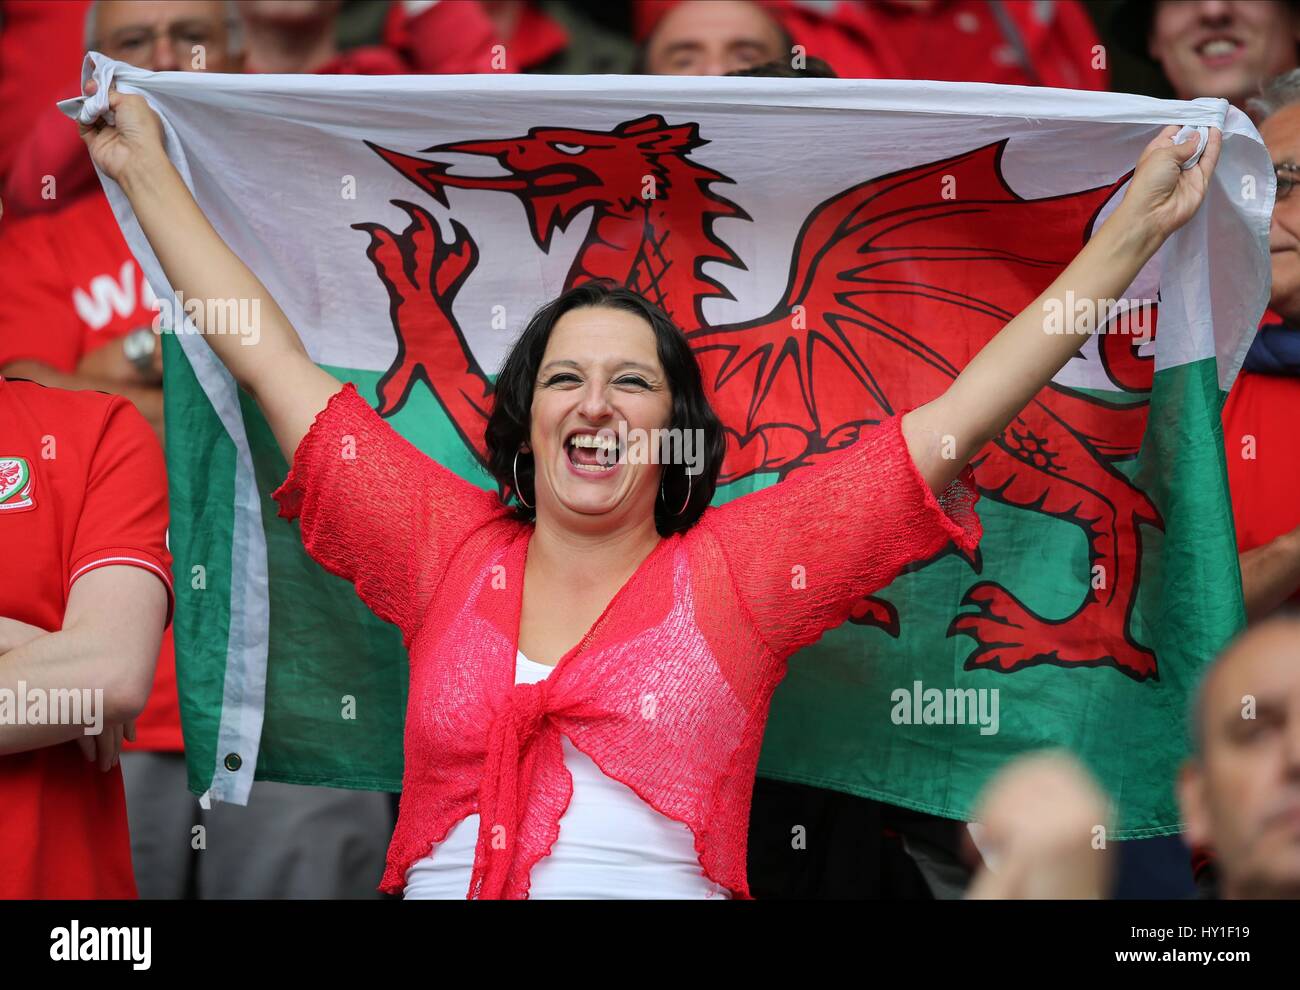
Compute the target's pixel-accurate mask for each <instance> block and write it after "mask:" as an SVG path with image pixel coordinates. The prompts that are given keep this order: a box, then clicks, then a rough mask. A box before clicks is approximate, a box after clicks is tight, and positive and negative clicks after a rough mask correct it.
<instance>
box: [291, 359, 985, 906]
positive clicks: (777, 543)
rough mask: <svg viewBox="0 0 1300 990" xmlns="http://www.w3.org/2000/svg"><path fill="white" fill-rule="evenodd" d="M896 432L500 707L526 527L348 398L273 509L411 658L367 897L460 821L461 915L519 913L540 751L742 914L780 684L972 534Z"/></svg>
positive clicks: (608, 617)
mask: <svg viewBox="0 0 1300 990" xmlns="http://www.w3.org/2000/svg"><path fill="white" fill-rule="evenodd" d="M901 417H902V414H901V413H899V414H897V415H895V416H893V417H891V418H890V419H887V420H885V421H884V422H882V423H881V424H880V425H878V426H876V427H875V428H873V429H871V430H869V431H867V432H866V433H865V434H864V435H863V436H861V437H860V438H859V439H858V440H857V442H855V443H854V444H853V445H852V446H850V447H848V448H847V449H846V450H844V451H843V452H841V453H838V454H836V455H833V456H831V457H828V458H826V459H825V460H824V461H823V462H822V463H821V464H819V465H817V466H815V467H812V468H809V469H807V470H804V471H801V472H799V473H798V474H795V475H794V476H792V477H791V478H789V479H788V480H786V481H783V482H781V483H780V484H777V485H773V486H770V487H768V488H766V489H763V490H762V491H759V492H755V493H753V494H750V495H745V496H743V497H741V498H738V499H735V500H734V501H732V502H729V503H727V504H726V505H723V506H720V507H715V508H710V509H708V510H706V511H705V513H704V514H703V516H702V517H701V518H700V520H699V522H697V523H696V524H695V525H694V526H693V527H692V528H691V529H690V530H689V531H688V532H686V533H685V534H679V535H675V536H673V537H671V538H668V539H664V540H662V541H660V543H659V544H658V545H657V546H656V547H655V549H654V550H653V551H651V553H650V555H649V556H648V557H647V558H646V559H645V561H644V562H643V563H642V564H641V566H640V567H639V568H638V569H637V571H636V573H635V574H634V575H633V576H632V577H631V578H630V579H629V580H628V582H627V583H626V584H625V585H624V586H623V588H622V589H621V590H620V591H619V592H618V593H617V594H616V595H615V596H614V598H613V600H612V601H611V602H610V603H609V605H608V607H607V608H606V609H605V611H604V613H603V614H602V615H601V617H600V618H599V619H597V620H596V623H595V625H593V626H592V627H591V629H590V630H589V631H588V632H587V634H586V635H585V636H583V638H582V640H581V641H580V642H579V643H578V644H577V645H576V646H574V647H573V649H571V650H570V651H569V652H568V653H567V654H565V655H564V657H563V658H562V659H561V660H560V662H559V663H558V664H557V665H556V667H555V670H554V671H553V672H552V673H551V675H550V676H549V677H548V678H547V679H546V680H544V681H539V682H538V683H536V684H515V683H514V672H515V655H516V650H517V647H518V636H519V615H520V607H521V601H522V593H523V586H524V562H525V560H526V558H527V554H528V544H529V537H530V535H531V534H532V531H533V527H532V526H531V525H530V524H527V523H522V522H519V521H518V520H515V519H512V518H511V516H510V511H509V509H507V508H506V507H505V506H503V505H502V504H501V502H500V501H499V499H498V498H497V497H496V495H494V494H492V493H489V492H486V491H483V490H482V489H480V488H477V487H475V486H474V485H472V484H471V483H470V482H468V481H465V480H464V479H462V478H460V477H458V476H457V475H455V474H453V473H452V472H451V471H449V470H447V469H446V468H444V467H442V466H441V465H439V464H437V463H436V462H435V461H433V460H431V459H430V458H429V457H427V456H426V455H424V454H422V453H421V452H420V451H419V450H417V449H416V448H415V447H414V446H412V445H411V444H410V443H409V442H408V441H406V440H405V439H404V438H402V437H401V436H400V435H399V434H398V433H397V432H396V431H394V430H393V429H392V427H390V426H389V425H388V424H387V423H386V422H385V421H384V420H383V419H381V418H380V417H379V416H378V415H377V414H376V413H375V412H374V410H372V409H371V408H370V407H369V406H368V405H367V404H366V403H365V401H364V400H363V399H362V398H361V397H360V396H359V395H358V394H357V391H356V389H355V388H354V387H353V386H352V385H347V386H345V387H344V388H343V389H342V390H341V391H340V392H338V393H337V394H336V395H335V396H333V397H332V398H331V399H330V401H329V403H328V404H327V406H326V408H325V409H324V410H322V411H321V413H320V415H318V416H317V417H316V422H315V423H314V424H313V426H312V428H311V430H310V431H309V432H308V434H307V436H306V437H304V439H303V441H302V443H301V444H300V445H299V447H298V450H297V452H296V454H295V456H294V460H293V466H292V470H291V471H290V472H289V476H288V478H287V479H286V480H285V482H284V484H283V485H282V486H281V487H280V488H279V489H278V490H277V491H276V492H275V494H274V497H275V498H276V499H277V500H278V502H279V503H280V514H281V515H283V516H284V517H286V518H289V519H292V518H295V517H297V518H300V519H301V524H302V539H303V543H304V544H305V546H306V548H307V551H308V553H310V554H311V556H312V557H313V558H315V559H316V560H317V561H318V562H320V564H321V565H322V566H323V567H325V569H326V570H328V571H330V572H331V573H333V574H337V575H340V576H341V577H344V578H346V579H347V580H349V581H351V582H353V583H354V584H355V586H356V589H357V593H358V594H359V595H360V596H361V598H362V600H363V601H364V602H365V603H366V604H367V605H368V606H369V607H370V608H371V610H372V611H373V612H374V613H375V614H376V615H377V616H379V617H380V618H381V619H384V620H385V621H388V622H392V623H394V624H396V625H397V626H398V627H399V628H400V629H401V631H402V635H403V639H404V642H405V644H406V648H407V650H408V651H409V654H410V693H409V702H408V706H407V713H406V734H405V757H406V767H405V772H404V776H403V790H402V801H401V811H400V814H399V816H398V821H397V828H396V830H395V832H394V833H393V839H392V844H391V845H390V847H389V850H388V862H387V869H386V870H385V871H384V876H383V881H382V883H381V884H380V889H382V890H385V891H388V892H390V893H399V892H400V891H401V890H402V888H403V887H404V885H405V875H406V871H407V870H408V869H409V868H410V866H411V865H412V864H413V863H415V862H416V861H417V860H419V859H420V858H422V857H424V856H427V855H429V853H430V851H431V848H432V846H433V844H434V843H437V842H441V841H442V840H443V839H444V838H446V836H447V833H448V831H449V830H450V829H451V827H452V826H453V825H455V824H456V823H457V822H459V821H461V820H462V819H464V818H465V817H467V816H468V815H470V814H473V813H474V812H477V813H478V814H479V816H480V828H479V836H478V846H477V849H476V852H475V856H474V868H473V873H472V876H471V880H470V886H469V890H468V896H469V897H470V898H524V897H527V896H528V884H529V875H530V872H531V870H532V867H533V865H534V864H535V863H536V862H537V861H538V860H539V859H541V857H543V856H546V855H547V854H548V853H549V852H550V850H551V846H552V844H553V843H554V842H555V840H556V838H557V837H558V835H559V830H560V818H561V816H562V815H563V814H564V811H565V809H566V808H567V807H568V803H569V798H570V796H571V795H572V792H573V784H572V778H571V777H570V775H569V771H568V770H567V769H566V768H565V765H564V760H563V755H562V753H563V751H562V748H561V735H563V736H567V737H568V738H569V740H570V741H571V742H572V743H573V745H574V746H576V747H577V748H578V749H580V750H582V752H584V753H586V754H587V755H588V756H590V757H591V759H592V760H593V761H594V762H595V763H596V765H597V766H599V767H600V769H601V770H602V771H603V772H604V773H605V774H606V775H607V776H609V777H612V778H614V779H615V780H619V781H621V782H623V783H624V784H626V785H627V786H628V787H630V788H631V789H632V790H633V791H635V792H636V793H637V794H638V795H639V796H640V797H641V798H642V799H643V800H644V801H645V802H646V803H648V804H649V805H650V806H651V807H653V808H655V809H656V810H657V811H659V812H660V813H662V814H664V815H666V816H667V817H669V818H671V819H674V820H676V821H680V822H684V823H685V824H686V825H687V826H689V827H690V829H691V831H692V832H693V834H694V836H695V848H696V851H697V853H698V854H699V859H700V866H701V868H702V870H703V872H704V873H705V875H707V876H708V877H709V878H710V879H711V880H713V881H714V882H716V883H718V884H721V885H722V886H724V887H726V888H728V889H729V890H730V891H731V893H732V895H733V896H734V897H737V898H748V897H749V896H750V893H749V885H748V882H747V880H746V845H747V839H748V822H749V806H750V798H751V796H752V792H753V786H754V772H755V768H756V766H757V763H758V755H759V747H760V744H761V742H762V738H763V726H764V724H765V722H766V720H767V713H768V705H769V702H770V700H771V697H772V691H773V689H775V687H776V685H777V683H778V682H779V681H780V680H781V678H782V676H783V675H784V673H785V670H786V660H787V658H788V657H789V656H790V655H791V654H792V653H794V652H795V651H796V650H798V649H800V648H801V647H804V646H807V645H808V644H810V643H813V642H815V641H816V640H817V639H818V638H820V637H821V635H822V634H823V633H824V632H825V631H826V630H827V629H830V628H832V627H834V626H836V625H838V624H839V623H841V622H843V621H844V620H845V618H846V617H847V616H848V614H849V611H850V608H851V607H852V605H853V603H854V602H855V601H856V600H857V599H859V598H860V597H861V596H863V595H866V594H868V593H870V592H872V591H875V590H876V589H878V588H881V587H882V586H884V585H886V584H888V583H889V582H890V581H891V580H893V579H894V577H895V576H896V575H897V574H898V573H899V571H900V570H901V569H902V568H903V567H904V566H905V565H907V564H909V563H911V562H913V561H918V560H924V559H925V558H928V557H930V556H932V555H933V554H935V553H936V552H937V551H939V550H940V549H941V548H942V547H943V546H944V545H945V544H946V543H947V542H948V541H949V540H952V541H954V542H955V543H957V544H958V545H959V546H961V547H962V548H963V549H965V550H968V551H969V550H971V549H973V548H974V547H975V545H976V544H977V543H978V541H979V538H980V534H981V528H980V522H979V518H978V516H977V515H976V514H975V511H974V504H975V501H976V499H977V498H978V495H977V494H976V492H975V487H974V478H973V476H972V475H971V474H970V470H969V468H967V469H966V470H965V471H964V472H963V473H962V475H961V477H960V478H958V480H957V481H955V482H953V484H952V486H951V487H950V488H949V489H948V490H947V491H946V492H945V493H944V495H943V496H942V497H941V498H937V499H936V498H935V496H934V494H933V493H932V492H931V491H930V488H929V486H928V485H927V484H926V483H925V481H924V479H923V478H922V477H921V474H920V472H919V471H918V470H917V469H916V467H915V465H914V464H913V462H912V459H911V457H910V455H909V453H908V450H907V445H906V443H905V441H904V439H903V436H902V432H901V430H900V425H899V423H900V420H901Z"/></svg>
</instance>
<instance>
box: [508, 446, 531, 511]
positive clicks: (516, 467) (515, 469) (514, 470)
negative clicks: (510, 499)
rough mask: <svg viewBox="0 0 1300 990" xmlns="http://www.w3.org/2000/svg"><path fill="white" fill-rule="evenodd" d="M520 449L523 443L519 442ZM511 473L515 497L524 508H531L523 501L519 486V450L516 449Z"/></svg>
mask: <svg viewBox="0 0 1300 990" xmlns="http://www.w3.org/2000/svg"><path fill="white" fill-rule="evenodd" d="M522 449H523V445H522V444H521V445H520V450H522ZM511 473H512V474H513V475H514V476H515V498H517V499H518V500H519V504H520V505H522V506H523V507H524V508H525V509H531V508H532V506H531V505H529V504H528V503H527V502H525V501H524V493H523V489H521V488H520V487H519V451H518V450H516V451H515V463H514V467H513V468H512V469H511Z"/></svg>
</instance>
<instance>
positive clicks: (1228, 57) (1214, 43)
mask: <svg viewBox="0 0 1300 990" xmlns="http://www.w3.org/2000/svg"><path fill="white" fill-rule="evenodd" d="M1244 48H1245V46H1244V45H1243V44H1242V43H1241V42H1240V41H1238V40H1237V39H1236V38H1231V37H1228V36H1226V35H1222V36H1218V37H1214V38H1206V39H1205V40H1204V41H1202V42H1201V43H1200V44H1199V45H1197V46H1196V48H1195V51H1196V54H1197V55H1199V56H1200V58H1201V61H1202V62H1205V63H1207V64H1208V65H1211V66H1218V65H1227V64H1228V63H1230V62H1234V61H1236V59H1237V56H1238V55H1240V54H1241V52H1242V50H1243V49H1244Z"/></svg>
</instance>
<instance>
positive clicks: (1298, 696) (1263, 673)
mask: <svg viewBox="0 0 1300 990" xmlns="http://www.w3.org/2000/svg"><path fill="white" fill-rule="evenodd" d="M1194 719H1195V725H1194V732H1193V735H1194V737H1195V740H1196V754H1195V757H1194V758H1193V759H1192V760H1191V761H1190V762H1189V763H1188V764H1187V766H1186V767H1184V769H1183V772H1182V775H1181V777H1180V778H1179V785H1178V791H1179V794H1178V796H1179V802H1180V804H1181V806H1182V811H1183V819H1184V822H1185V823H1186V825H1187V836H1188V839H1189V840H1190V841H1191V842H1192V843H1193V844H1195V845H1201V846H1206V847H1208V848H1210V849H1212V850H1214V852H1215V854H1216V856H1217V859H1218V863H1219V868H1220V872H1221V874H1222V877H1223V889H1224V893H1225V894H1226V895H1228V896H1231V897H1279V896H1283V897H1300V612H1296V611H1294V610H1288V611H1282V612H1279V613H1276V614H1274V615H1273V616H1270V617H1269V618H1267V619H1265V620H1263V621H1262V622H1259V623H1258V624H1256V625H1253V626H1251V627H1250V628H1249V629H1248V630H1247V631H1246V632H1245V633H1244V634H1242V635H1241V636H1240V637H1239V638H1238V639H1237V640H1235V641H1234V642H1233V643H1232V645H1231V646H1229V647H1228V649H1227V650H1225V651H1224V652H1223V654H1222V655H1221V656H1220V657H1219V659H1218V660H1216V661H1215V662H1214V664H1213V665H1212V666H1211V667H1210V669H1209V671H1208V672H1207V674H1206V676H1205V679H1204V681H1203V682H1202V685H1201V689H1200V693H1199V695H1198V698H1197V703H1196V705H1195V708H1194Z"/></svg>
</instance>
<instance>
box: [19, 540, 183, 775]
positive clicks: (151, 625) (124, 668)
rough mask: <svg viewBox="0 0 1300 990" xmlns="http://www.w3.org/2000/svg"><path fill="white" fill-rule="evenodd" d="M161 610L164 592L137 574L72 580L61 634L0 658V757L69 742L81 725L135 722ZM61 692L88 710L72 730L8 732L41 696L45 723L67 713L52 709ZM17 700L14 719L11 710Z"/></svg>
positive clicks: (105, 571) (123, 570) (100, 571)
mask: <svg viewBox="0 0 1300 990" xmlns="http://www.w3.org/2000/svg"><path fill="white" fill-rule="evenodd" d="M167 604H168V592H167V587H166V585H165V584H164V583H163V582H162V580H161V579H160V578H159V577H158V576H157V575H155V574H153V573H152V572H151V571H149V570H146V569H145V568H142V567H135V566H131V565H117V564H115V565H108V566H104V567H97V568H95V569H93V570H90V571H87V572H86V573H85V574H83V575H82V576H81V577H80V578H78V579H77V580H76V581H75V582H74V583H73V585H72V589H71V591H70V592H69V594H68V607H67V610H66V612H65V614H64V621H63V628H62V629H60V630H58V631H56V632H51V633H46V634H45V635H42V636H37V637H36V638H34V639H32V640H30V641H29V642H27V643H26V644H24V645H22V646H19V647H17V648H16V649H13V650H10V651H9V652H7V653H4V654H2V655H0V712H3V713H6V714H7V715H11V716H12V717H6V718H3V719H0V755H7V754H10V753H21V752H25V751H27V750H32V749H40V748H42V747H44V746H55V745H58V744H60V743H64V742H69V741H73V740H75V739H78V738H79V737H83V736H84V735H85V734H86V732H85V729H86V728H87V724H96V723H97V724H98V727H99V729H100V730H101V731H107V730H108V728H109V727H110V726H112V725H115V724H120V723H123V722H128V721H130V720H132V719H134V718H135V717H136V716H137V715H139V714H140V712H141V711H143V710H144V706H145V702H146V701H147V700H148V698H149V691H150V688H151V686H152V684H153V676H154V665H155V663H156V662H157V660H158V648H159V646H160V644H161V642H162V634H163V628H164V625H165V623H166V621H167ZM20 682H21V683H20ZM87 690H89V692H90V693H89V695H87V694H86V691H87ZM97 690H99V691H102V692H103V693H102V694H97V693H96V691H97ZM69 691H73V692H76V693H77V694H78V695H79V697H80V698H81V699H82V701H81V704H82V705H84V703H85V701H86V699H89V702H90V707H89V709H87V708H86V707H82V708H81V710H80V721H78V722H77V723H75V724H56V725H50V724H36V725H33V724H16V723H18V722H20V721H21V722H28V721H30V720H29V719H28V718H27V717H26V716H27V715H28V714H30V712H31V711H32V707H31V706H32V702H33V699H36V698H41V697H42V696H43V698H44V707H45V712H46V714H45V718H46V721H47V722H48V721H50V720H51V718H54V717H57V716H58V715H59V713H60V712H61V711H62V712H65V713H66V712H68V711H75V710H76V709H75V708H69V707H68V704H67V703H66V702H64V703H62V704H60V703H59V702H60V699H66V698H68V697H69V696H68V695H67V692H69ZM24 699H27V702H28V706H27V709H26V711H25V713H24V717H23V718H21V719H20V718H19V717H18V711H17V706H18V705H20V704H22V703H23V701H24ZM101 699H102V700H101ZM52 700H53V701H54V702H55V703H54V704H51V701H52ZM6 702H8V704H7V705H6ZM36 703H37V704H40V702H36ZM101 705H102V707H101Z"/></svg>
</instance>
